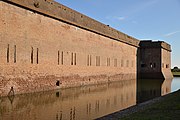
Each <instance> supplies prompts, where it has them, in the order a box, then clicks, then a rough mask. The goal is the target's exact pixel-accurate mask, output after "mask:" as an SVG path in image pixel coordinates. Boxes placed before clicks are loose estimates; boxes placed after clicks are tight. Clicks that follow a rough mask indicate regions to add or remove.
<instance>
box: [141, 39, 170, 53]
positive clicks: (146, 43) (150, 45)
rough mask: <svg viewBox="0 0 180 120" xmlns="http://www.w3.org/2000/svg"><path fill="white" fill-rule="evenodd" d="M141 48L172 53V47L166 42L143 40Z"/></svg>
mask: <svg viewBox="0 0 180 120" xmlns="http://www.w3.org/2000/svg"><path fill="white" fill-rule="evenodd" d="M139 46H140V47H141V48H143V47H145V48H163V49H165V50H167V51H169V52H171V51H172V50H171V45H170V44H168V43H166V42H164V41H153V40H141V41H140V43H139Z"/></svg>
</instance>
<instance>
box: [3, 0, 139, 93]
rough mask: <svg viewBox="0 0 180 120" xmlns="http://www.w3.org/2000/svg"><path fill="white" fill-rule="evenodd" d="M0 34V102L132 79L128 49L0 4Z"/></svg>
mask: <svg viewBox="0 0 180 120" xmlns="http://www.w3.org/2000/svg"><path fill="white" fill-rule="evenodd" d="M24 2H25V1H24ZM0 28H1V29H0V78H1V79H0V80H1V81H0V82H1V84H0V88H1V89H0V93H1V94H0V95H1V96H3V95H7V94H8V92H9V91H10V88H11V87H13V89H14V91H15V94H17V93H27V92H35V91H45V90H51V89H59V88H65V87H73V86H83V85H89V84H100V83H107V82H110V81H117V80H127V79H136V52H137V47H135V46H133V45H129V44H126V43H123V42H119V41H115V40H113V39H110V38H109V37H105V36H103V35H99V34H96V33H94V32H91V31H88V30H85V29H82V28H80V27H77V26H73V25H70V24H67V23H64V22H61V21H59V20H55V19H52V18H50V17H47V16H44V15H41V14H38V13H36V12H32V11H29V10H26V9H24V8H21V7H18V6H15V5H12V4H9V3H6V2H3V1H1V2H0ZM72 56H73V57H72ZM99 58H100V59H99ZM107 59H108V60H107ZM99 61H100V63H99ZM62 63H63V64H62ZM99 64H100V66H99ZM57 81H60V82H61V83H62V84H60V86H56V82H57ZM2 86H3V87H2Z"/></svg>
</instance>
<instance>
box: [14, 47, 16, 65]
mask: <svg viewBox="0 0 180 120" xmlns="http://www.w3.org/2000/svg"><path fill="white" fill-rule="evenodd" d="M14 63H16V45H14Z"/></svg>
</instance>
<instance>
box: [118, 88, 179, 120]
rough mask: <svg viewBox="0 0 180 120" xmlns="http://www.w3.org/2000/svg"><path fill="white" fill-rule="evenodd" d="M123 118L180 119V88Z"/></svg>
mask: <svg viewBox="0 0 180 120" xmlns="http://www.w3.org/2000/svg"><path fill="white" fill-rule="evenodd" d="M121 119H122V120H180V90H179V91H177V92H174V93H172V94H169V95H167V96H164V97H163V98H162V100H160V101H157V102H156V103H153V104H152V105H151V106H148V107H146V108H144V109H143V110H141V111H137V112H135V113H133V114H130V115H128V116H126V117H124V118H121Z"/></svg>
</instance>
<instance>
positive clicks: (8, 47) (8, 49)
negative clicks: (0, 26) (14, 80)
mask: <svg viewBox="0 0 180 120" xmlns="http://www.w3.org/2000/svg"><path fill="white" fill-rule="evenodd" d="M7 63H9V44H8V48H7Z"/></svg>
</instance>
